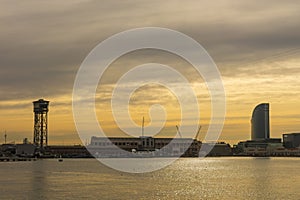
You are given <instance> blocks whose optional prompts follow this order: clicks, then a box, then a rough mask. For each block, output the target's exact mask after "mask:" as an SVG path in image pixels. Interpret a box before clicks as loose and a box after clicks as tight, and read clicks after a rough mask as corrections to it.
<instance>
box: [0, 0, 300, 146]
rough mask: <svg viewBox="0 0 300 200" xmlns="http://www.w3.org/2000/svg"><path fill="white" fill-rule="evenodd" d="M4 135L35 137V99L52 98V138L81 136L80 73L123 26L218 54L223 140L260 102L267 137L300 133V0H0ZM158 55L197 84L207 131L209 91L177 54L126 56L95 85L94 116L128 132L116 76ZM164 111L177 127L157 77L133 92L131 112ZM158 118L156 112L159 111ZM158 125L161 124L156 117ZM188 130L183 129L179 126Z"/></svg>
mask: <svg viewBox="0 0 300 200" xmlns="http://www.w3.org/2000/svg"><path fill="white" fill-rule="evenodd" d="M0 4H1V6H0V27H1V29H0V44H1V45H0V68H1V73H0V136H1V137H0V143H2V142H3V141H4V132H5V131H6V132H7V135H8V136H7V140H8V141H9V142H12V141H15V142H21V141H22V139H23V138H29V140H31V141H32V138H33V111H32V101H34V100H37V99H40V98H44V99H46V100H49V101H50V112H49V143H50V144H80V143H81V141H80V139H79V137H78V134H77V131H76V129H75V124H74V120H73V114H72V90H73V84H74V81H75V77H76V73H77V71H78V69H79V67H80V65H81V63H82V62H83V60H84V59H85V57H86V56H87V55H88V54H89V52H90V51H91V50H92V49H93V48H94V47H95V46H96V45H98V44H99V43H100V42H102V41H103V40H105V39H107V38H108V37H110V36H112V35H114V34H117V33H119V32H122V31H125V30H128V29H132V28H142V27H163V28H169V29H174V30H176V31H180V32H182V33H184V34H186V35H188V36H190V37H192V38H193V39H195V40H196V41H197V42H199V43H200V44H201V45H202V46H203V47H204V48H205V49H206V51H207V52H208V53H209V55H210V56H211V57H212V59H213V60H214V62H215V63H216V65H217V67H218V69H219V71H220V74H221V76H222V80H223V84H224V88H225V92H226V120H225V124H224V128H223V131H222V134H221V136H220V140H222V141H226V142H229V143H231V144H234V143H236V142H238V141H240V140H247V139H250V119H251V113H252V110H253V109H254V107H255V106H256V105H257V104H259V103H263V102H269V103H270V117H271V119H270V122H271V124H270V125H271V136H272V137H277V138H281V137H282V134H283V133H288V132H300V79H299V77H300V57H299V55H300V20H299V19H300V13H299V10H300V4H299V2H298V1H296V0H294V1H292V0H287V1H279V0H265V1H234V0H227V1H225V0H217V1H211V2H209V1H201V0H200V1H199V0H193V1H179V0H178V1H175V0H173V1H158V0H153V1H144V0H141V1H134V0H116V1H93V0H73V1H64V2H62V1H57V0H53V1H33V0H28V1H14V0H9V1H8V0H1V1H0ZM147 62H157V63H162V64H166V65H168V66H172V67H174V68H175V69H176V70H178V71H179V72H180V73H182V74H184V75H185V76H186V77H187V79H188V80H189V81H190V83H191V85H192V88H193V90H194V91H195V93H196V95H197V98H198V103H199V109H200V116H201V119H200V121H199V124H201V125H202V127H203V128H202V130H201V133H203V134H205V132H206V131H207V128H208V125H209V122H210V114H211V112H210V109H211V103H210V96H209V92H208V90H207V88H206V85H205V82H204V81H203V79H202V78H201V77H199V76H197V75H195V73H194V70H193V68H192V66H191V65H190V64H189V63H187V62H186V61H184V60H183V59H182V58H179V57H178V56H176V55H173V54H170V53H168V52H161V51H155V50H142V51H140V52H132V53H129V54H128V55H124V56H122V57H121V58H119V59H118V60H116V61H115V62H114V63H112V65H111V66H110V68H109V69H108V70H107V71H106V72H105V74H104V76H103V79H101V81H100V83H99V86H98V90H97V100H96V107H97V115H98V120H99V123H100V124H101V126H102V127H103V129H104V130H105V131H106V132H107V134H108V135H110V136H119V135H122V134H121V132H120V130H119V129H118V128H117V127H116V123H115V122H114V119H113V116H112V112H111V106H110V100H111V94H112V91H113V88H114V86H115V83H116V82H117V81H118V79H119V78H120V77H121V76H122V74H124V73H125V72H126V71H128V70H129V69H132V67H134V66H137V65H140V64H143V63H147ZM153 104H161V105H162V106H164V107H165V111H166V113H168V117H167V121H166V124H165V127H164V128H163V129H162V136H170V135H172V134H173V133H175V132H176V129H175V125H176V124H178V120H179V119H180V109H178V102H177V100H176V98H175V96H174V95H173V94H172V93H170V91H168V90H167V89H166V88H164V87H161V86H159V85H155V84H154V85H151V84H150V85H145V86H142V87H140V88H139V89H138V90H137V91H136V92H135V93H133V94H132V98H131V101H130V106H129V108H130V115H131V116H132V118H133V120H134V121H135V122H136V123H137V125H139V124H140V121H141V118H142V116H145V125H146V126H148V125H149V121H150V115H149V113H148V109H149V107H150V106H151V105H153ZM153 120H154V121H155V119H153ZM154 125H155V123H154ZM182 134H185V133H182Z"/></svg>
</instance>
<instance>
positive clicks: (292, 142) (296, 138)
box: [283, 133, 300, 149]
mask: <svg viewBox="0 0 300 200" xmlns="http://www.w3.org/2000/svg"><path fill="white" fill-rule="evenodd" d="M283 146H284V147H285V148H288V149H290V148H297V147H300V133H289V134H283Z"/></svg>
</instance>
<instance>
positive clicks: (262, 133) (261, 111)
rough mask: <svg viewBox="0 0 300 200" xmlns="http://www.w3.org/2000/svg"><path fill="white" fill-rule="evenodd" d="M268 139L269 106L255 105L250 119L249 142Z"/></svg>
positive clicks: (266, 104)
mask: <svg viewBox="0 0 300 200" xmlns="http://www.w3.org/2000/svg"><path fill="white" fill-rule="evenodd" d="M269 138H270V122H269V104H268V103H262V104H259V105H257V106H256V107H255V108H254V110H253V113H252V118H251V140H264V139H269Z"/></svg>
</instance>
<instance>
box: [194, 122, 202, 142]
mask: <svg viewBox="0 0 300 200" xmlns="http://www.w3.org/2000/svg"><path fill="white" fill-rule="evenodd" d="M201 128H202V126H201V125H200V126H199V129H198V131H197V134H196V137H195V139H196V140H198V137H199V133H200V130H201Z"/></svg>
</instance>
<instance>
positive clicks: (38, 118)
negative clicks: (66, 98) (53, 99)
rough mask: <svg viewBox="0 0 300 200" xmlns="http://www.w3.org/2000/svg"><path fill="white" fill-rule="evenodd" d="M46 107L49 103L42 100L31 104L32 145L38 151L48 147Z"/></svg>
mask: <svg viewBox="0 0 300 200" xmlns="http://www.w3.org/2000/svg"><path fill="white" fill-rule="evenodd" d="M48 105H49V101H45V100H44V99H39V100H38V101H34V102H33V112H34V134H33V143H34V144H35V145H36V146H37V147H39V148H40V149H43V148H44V147H45V146H47V145H48V111H49V109H48Z"/></svg>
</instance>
